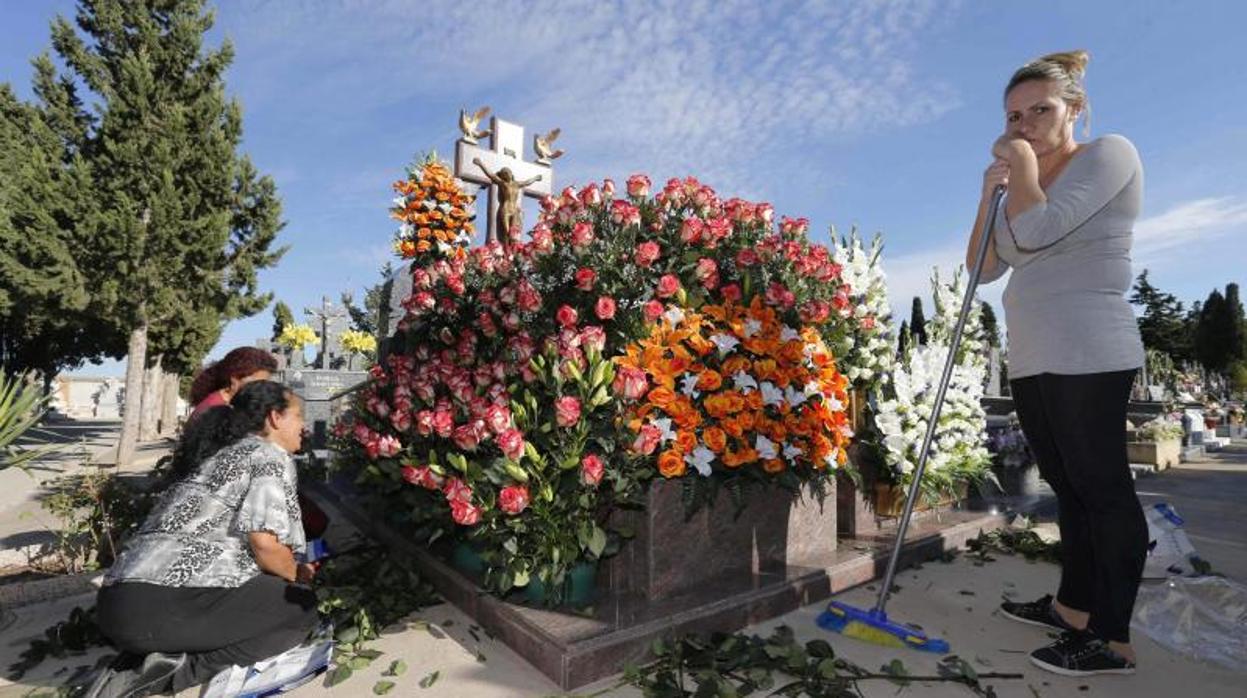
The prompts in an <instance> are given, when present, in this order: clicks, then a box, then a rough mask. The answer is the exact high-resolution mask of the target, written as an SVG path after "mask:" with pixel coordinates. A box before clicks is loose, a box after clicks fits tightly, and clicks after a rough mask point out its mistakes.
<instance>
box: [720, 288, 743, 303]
mask: <svg viewBox="0 0 1247 698" xmlns="http://www.w3.org/2000/svg"><path fill="white" fill-rule="evenodd" d="M719 293H722V294H723V300H725V301H727V302H729V303H735V302H736V301H739V300H740V295H741V294H740V286H738V285H736V284H728V285H726V286H724V287H723V288H721V289H719Z"/></svg>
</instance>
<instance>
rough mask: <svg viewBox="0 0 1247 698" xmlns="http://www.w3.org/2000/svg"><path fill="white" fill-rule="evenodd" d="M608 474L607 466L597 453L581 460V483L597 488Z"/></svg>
mask: <svg viewBox="0 0 1247 698" xmlns="http://www.w3.org/2000/svg"><path fill="white" fill-rule="evenodd" d="M605 473H606V465H605V464H604V463H602V459H601V457H599V456H598V454H596V453H590V454H589V455H587V456H585V457H584V458H582V459H581V460H580V481H581V482H583V483H584V484H586V485H591V486H596V485H597V484H598V483H599V482H601V481H602V475H604V474H605Z"/></svg>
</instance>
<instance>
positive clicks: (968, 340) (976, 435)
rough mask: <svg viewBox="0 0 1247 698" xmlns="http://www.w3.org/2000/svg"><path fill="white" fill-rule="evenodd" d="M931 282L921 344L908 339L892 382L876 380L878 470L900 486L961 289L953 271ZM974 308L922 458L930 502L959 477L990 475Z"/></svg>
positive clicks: (912, 460) (914, 454)
mask: <svg viewBox="0 0 1247 698" xmlns="http://www.w3.org/2000/svg"><path fill="white" fill-rule="evenodd" d="M931 285H932V288H933V290H934V295H935V308H936V312H935V316H934V317H933V318H932V319H931V321H930V322H928V324H927V332H928V343H927V344H925V345H921V344H917V342H909V343H908V345H907V346H906V349H905V352H904V354H903V355H902V356H901V359H900V361H899V363H898V365H897V367H896V369H895V371H894V373H893V375H892V377H891V380H889V381H886V382H885V384H884V385H883V389H882V392H883V395H884V399H883V400H882V401H881V402H880V403H879V406H878V411H877V414H876V415H875V426H876V428H877V429H878V430H879V433H880V437H881V442H882V449H883V455H884V460H885V461H886V463H887V465H888V466H889V471H888V472H885V473H884V475H885V477H886V478H887V479H889V480H890V481H891V482H893V483H894V484H896V485H898V486H901V487H907V486H908V485H909V483H910V478H911V476H912V473H913V470H914V468H916V467H917V464H918V456H919V450H920V449H921V447H922V441H923V438H924V436H925V434H926V431H927V426H928V424H929V420H930V418H931V413H932V410H933V408H934V403H935V392H936V388H937V387H938V385H939V380H940V376H941V373H942V372H943V369H944V363H945V360H946V358H947V356H948V351H949V343H950V340H951V335H952V331H953V327H954V325H955V323H956V320H957V314H958V312H959V310H960V299H961V296H962V295H963V294H964V293H965V282H964V280H963V279H962V277H961V274H960V272H958V273H957V274H956V275H955V276H954V279H953V283H951V284H948V285H945V284H942V283H941V282H940V280H939V274H938V272H937V273H935V274H934V275H933V276H932V279H931ZM980 307H981V306H980V305H978V304H975V305H974V306H973V307H972V309H971V312H970V315H969V317H967V320H966V325H965V328H964V330H963V335H962V341H961V344H960V346H959V347H958V351H957V354H956V363H955V364H954V367H953V373H952V378H951V381H950V383H949V385H948V390H947V392H946V393H945V401H944V405H943V407H942V409H941V411H940V418H939V426H938V428H937V430H936V432H935V438H934V440H933V442H932V444H931V453H930V455H929V456H928V459H927V470H926V474H925V475H924V477H923V481H922V491H923V493H924V495H925V496H926V497H927V498H928V499H929V500H938V499H939V498H941V497H944V496H948V495H952V494H955V493H957V491H958V489H959V488H960V486H961V485H962V484H963V483H968V482H977V481H979V480H982V479H984V478H989V477H990V470H989V466H990V463H991V455H990V454H989V453H988V451H987V448H986V413H985V412H984V411H983V406H982V403H981V399H982V397H983V386H984V383H985V380H984V373H985V371H986V365H985V364H986V362H985V360H984V359H983V351H982V350H983V344H984V340H983V338H982V337H981V334H982V329H981V326H980V322H979V313H980V311H979V308H980Z"/></svg>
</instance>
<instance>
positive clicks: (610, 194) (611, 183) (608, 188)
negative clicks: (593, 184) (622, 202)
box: [602, 177, 615, 199]
mask: <svg viewBox="0 0 1247 698" xmlns="http://www.w3.org/2000/svg"><path fill="white" fill-rule="evenodd" d="M602 196H605V197H606V198H608V199H613V198H615V180H613V179H611V178H609V177H607V178H606V179H604V180H602Z"/></svg>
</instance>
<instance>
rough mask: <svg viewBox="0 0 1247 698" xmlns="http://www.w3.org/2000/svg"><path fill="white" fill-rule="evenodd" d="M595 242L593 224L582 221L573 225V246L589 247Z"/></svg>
mask: <svg viewBox="0 0 1247 698" xmlns="http://www.w3.org/2000/svg"><path fill="white" fill-rule="evenodd" d="M592 242H593V225H592V224H590V223H585V222H583V221H581V222H580V223H577V224H576V225H574V226H572V246H574V247H588V246H589V244H590V243H592Z"/></svg>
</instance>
